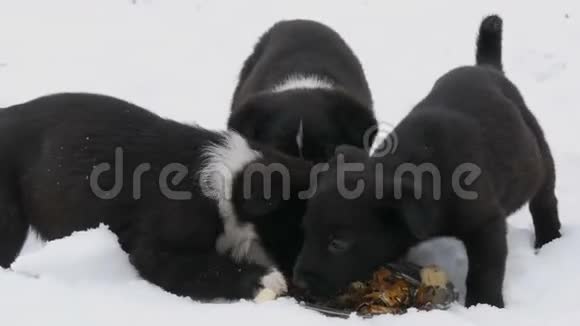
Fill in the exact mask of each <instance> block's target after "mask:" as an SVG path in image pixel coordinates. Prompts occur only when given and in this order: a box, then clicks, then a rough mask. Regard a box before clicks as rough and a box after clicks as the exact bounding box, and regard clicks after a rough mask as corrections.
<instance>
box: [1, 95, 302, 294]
mask: <svg viewBox="0 0 580 326" xmlns="http://www.w3.org/2000/svg"><path fill="white" fill-rule="evenodd" d="M0 153H2V158H0V266H1V267H5V268H7V267H9V266H10V264H11V262H12V261H13V260H14V258H15V257H16V256H17V255H18V253H19V251H20V249H21V247H22V244H23V242H24V240H25V237H26V234H27V230H28V227H29V226H32V227H33V228H34V229H35V230H36V231H37V232H38V233H39V234H40V235H41V236H42V237H43V238H44V239H47V240H51V239H55V238H60V237H63V236H67V235H69V234H70V233H71V232H73V231H76V230H83V229H87V228H91V227H95V226H97V225H98V224H99V223H106V224H107V225H108V226H109V227H110V229H111V230H112V231H113V232H115V233H116V234H117V235H118V237H119V242H120V244H121V246H122V248H123V249H124V250H125V251H127V252H128V253H129V257H130V261H131V263H132V264H133V265H134V266H135V267H136V268H137V270H138V271H139V273H140V274H141V275H142V276H143V277H144V278H145V279H146V280H148V281H151V282H152V283H155V284H157V285H159V286H161V287H162V288H164V289H165V290H167V291H170V292H173V293H175V294H178V295H185V296H190V297H192V298H195V299H202V300H208V299H216V298H225V299H236V298H254V297H255V296H256V295H257V294H258V293H259V292H260V291H261V290H262V289H268V290H266V292H268V291H270V294H272V292H274V293H273V294H280V293H283V292H284V291H285V290H286V283H285V279H284V277H283V276H282V275H281V273H280V272H279V271H278V269H276V268H275V266H280V267H281V268H283V272H285V274H289V272H288V271H289V270H291V267H292V264H293V262H294V259H295V257H296V256H297V254H298V251H299V247H300V245H301V243H300V242H298V243H296V242H297V241H300V239H301V238H300V236H301V235H300V234H301V233H300V229H299V221H300V219H299V218H301V214H296V212H295V210H296V209H297V210H299V211H300V212H301V211H302V210H304V205H303V203H302V202H301V201H297V200H296V198H295V197H293V195H292V194H294V193H295V192H296V191H299V190H300V189H303V188H306V187H307V180H308V178H307V176H308V172H309V168H310V163H306V162H304V161H302V160H300V159H295V158H292V157H287V156H285V155H283V154H279V153H276V152H274V151H271V150H268V149H264V150H260V146H254V145H249V144H248V143H247V142H246V141H245V140H244V138H242V137H241V136H239V135H238V134H236V133H234V132H225V133H219V132H213V131H208V130H205V129H202V128H200V127H197V126H188V125H183V124H180V123H177V122H174V121H170V120H166V119H163V118H160V117H158V116H157V115H155V114H153V113H150V112H148V111H146V110H144V109H142V108H140V107H137V106H135V105H132V104H130V103H127V102H124V101H121V100H117V99H114V98H110V97H105V96H99V95H89V94H60V95H52V96H47V97H42V98H39V99H36V100H33V101H31V102H28V103H24V104H20V105H15V106H12V107H9V108H6V109H3V110H0ZM273 162H276V163H280V164H284V165H285V166H288V167H289V170H288V172H287V175H288V180H286V181H288V182H289V180H292V181H293V182H292V183H291V184H290V183H287V184H284V185H282V184H281V183H280V182H281V178H280V177H276V178H274V177H273V178H267V181H268V184H267V185H268V186H269V187H271V188H272V189H273V190H272V195H271V196H270V197H269V199H268V200H264V199H259V200H255V199H254V197H255V196H254V194H253V192H251V191H252V190H253V188H252V187H255V186H251V187H246V186H245V185H246V184H247V182H246V181H247V180H249V179H259V180H262V179H266V178H262V177H261V175H260V174H259V173H246V172H247V171H246V170H247V169H248V168H249V167H252V166H253V164H257V165H261V164H264V165H268V164H270V163H273ZM254 170H255V169H254ZM301 173H303V175H304V177H299V176H300V174H301ZM297 180H305V181H304V183H302V184H300V183H298V182H295V181H297ZM282 186H284V187H286V188H284V187H282ZM246 188H248V189H249V190H247V192H246V193H243V191H245V189H246ZM283 190H284V191H286V192H287V193H289V194H290V195H286V197H284V198H286V199H287V200H284V201H282V200H281V198H282V195H283V193H282V191H283ZM273 203H274V204H275V205H273ZM300 205H302V206H300ZM272 207H276V208H279V209H280V210H278V211H275V210H274V209H273V208H272ZM297 207H298V208H297ZM297 216H298V218H297ZM248 219H251V221H249V220H248ZM280 227H281V228H282V230H279V228H280ZM260 298H261V297H258V300H259V299H260Z"/></svg>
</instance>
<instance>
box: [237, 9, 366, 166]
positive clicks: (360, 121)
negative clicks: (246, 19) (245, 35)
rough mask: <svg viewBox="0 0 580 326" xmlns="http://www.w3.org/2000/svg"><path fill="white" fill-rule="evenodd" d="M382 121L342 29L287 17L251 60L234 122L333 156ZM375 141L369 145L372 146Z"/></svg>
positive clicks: (301, 149)
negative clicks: (375, 109) (341, 31)
mask: <svg viewBox="0 0 580 326" xmlns="http://www.w3.org/2000/svg"><path fill="white" fill-rule="evenodd" d="M374 126H376V120H375V116H374V112H373V111H372V99H371V93H370V90H369V87H368V85H367V81H366V79H365V75H364V72H363V69H362V67H361V64H360V62H359V61H358V59H357V57H356V56H355V55H354V53H353V52H352V50H351V49H350V48H349V47H348V45H347V44H346V43H345V42H344V40H343V39H342V38H341V37H340V35H338V34H337V33H336V32H335V31H333V30H332V29H330V28H329V27H327V26H325V25H322V24H320V23H317V22H313V21H308V20H292V21H282V22H279V23H277V24H275V25H274V26H272V27H271V28H270V29H269V30H268V31H267V32H266V33H265V34H264V35H263V36H262V37H261V38H260V40H259V42H258V44H257V45H256V46H255V48H254V52H253V53H252V54H251V55H250V57H248V58H247V59H246V61H245V63H244V66H243V68H242V71H241V73H240V77H239V82H238V85H237V87H236V90H235V93H234V97H233V101H232V113H231V116H230V119H229V122H228V127H229V128H232V129H235V130H237V131H238V132H239V133H241V134H242V135H243V136H245V137H247V138H248V139H251V140H255V141H258V142H261V143H264V144H269V145H270V146H272V147H274V148H276V149H278V150H281V151H283V152H285V153H287V154H290V155H293V156H301V157H304V158H305V159H308V160H311V161H315V162H323V161H324V162H326V161H327V160H328V159H329V158H330V157H332V155H333V154H334V150H335V148H336V147H337V146H338V145H342V144H350V145H354V146H357V147H363V145H365V144H363V138H364V137H365V133H367V132H368V135H367V137H366V138H368V142H369V143H370V142H371V141H372V139H371V138H372V136H373V135H374V130H373V129H374V128H373V127H374ZM367 146H369V145H367Z"/></svg>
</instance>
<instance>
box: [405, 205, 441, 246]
mask: <svg viewBox="0 0 580 326" xmlns="http://www.w3.org/2000/svg"><path fill="white" fill-rule="evenodd" d="M399 214H400V215H401V218H402V219H403V221H404V222H405V225H407V227H408V228H409V231H410V232H411V234H412V235H413V236H414V237H415V238H417V239H418V240H426V239H428V238H430V237H432V236H433V235H434V234H436V233H437V225H438V223H437V216H435V215H434V214H435V212H434V211H433V210H430V209H429V208H427V207H424V206H423V203H421V202H420V201H419V200H416V201H411V200H403V201H402V203H401V206H400V210H399Z"/></svg>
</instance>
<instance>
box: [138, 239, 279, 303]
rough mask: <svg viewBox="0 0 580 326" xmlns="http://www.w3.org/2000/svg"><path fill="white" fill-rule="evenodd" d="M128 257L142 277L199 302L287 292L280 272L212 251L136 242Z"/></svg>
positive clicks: (258, 297)
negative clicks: (163, 246) (235, 260)
mask: <svg viewBox="0 0 580 326" xmlns="http://www.w3.org/2000/svg"><path fill="white" fill-rule="evenodd" d="M129 259H130V261H131V263H132V264H133V265H134V266H135V268H136V269H137V271H138V272H139V274H140V275H141V276H142V277H143V278H144V279H146V280H148V281H150V282H152V283H154V284H156V285H158V286H160V287H162V288H163V289H165V290H166V291H169V292H171V293H174V294H177V295H182V296H188V297H191V298H193V299H197V300H202V301H212V300H216V299H226V300H236V299H254V300H255V301H256V302H261V301H264V300H267V299H273V298H275V297H277V296H279V295H281V294H284V293H285V292H286V291H287V285H286V281H285V279H284V277H283V276H282V274H281V273H280V272H277V271H276V270H273V269H268V268H266V267H263V266H259V265H256V264H252V263H244V262H240V263H237V262H234V261H233V260H232V259H231V257H229V256H224V255H220V254H218V253H217V252H215V251H212V250H210V251H198V250H179V251H177V250H167V249H162V248H161V247H159V246H152V245H146V244H143V243H141V244H139V245H138V246H135V248H133V250H132V251H131V252H130V253H129Z"/></svg>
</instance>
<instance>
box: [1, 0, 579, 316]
mask: <svg viewBox="0 0 580 326" xmlns="http://www.w3.org/2000/svg"><path fill="white" fill-rule="evenodd" d="M488 13H498V14H500V15H501V16H502V17H503V18H504V29H505V34H504V67H505V70H506V72H507V74H508V76H509V77H510V78H511V79H512V80H513V81H514V82H515V83H516V84H517V85H518V86H519V88H520V90H521V91H522V93H523V94H524V96H525V98H526V100H527V102H528V104H529V106H530V108H531V110H532V111H533V112H534V113H535V114H536V116H537V118H538V119H539V120H540V122H541V124H542V126H543V128H544V130H545V133H546V135H547V138H548V141H549V143H550V144H551V147H552V150H553V152H554V156H555V159H556V164H557V175H558V180H557V194H558V197H559V200H560V206H559V208H560V216H561V219H562V222H563V225H564V227H563V238H562V239H560V240H557V241H554V242H553V243H550V244H548V245H547V246H545V247H544V248H543V249H542V250H541V251H539V252H538V253H536V252H535V251H534V250H533V248H532V243H533V228H532V223H531V217H530V214H529V213H528V210H527V209H522V210H521V211H520V212H518V213H517V214H515V215H514V216H513V217H512V218H510V229H509V234H508V239H509V249H510V252H509V258H508V266H507V274H506V280H505V289H504V293H505V299H506V304H507V307H506V308H505V309H496V308H492V307H489V306H478V307H473V308H470V309H466V308H464V307H462V306H460V305H455V306H453V307H452V308H451V309H450V310H449V311H434V312H429V313H426V312H416V311H413V312H410V313H408V314H406V315H403V316H381V317H376V318H373V319H371V320H362V319H360V318H357V317H352V318H350V319H348V320H339V319H333V318H328V317H324V316H321V315H319V314H317V313H315V312H312V311H307V310H304V309H302V308H301V307H300V306H298V305H297V304H296V303H295V302H294V301H293V300H291V299H279V300H277V301H274V302H269V303H265V304H260V305H256V304H253V303H250V302H239V303H235V304H201V303H196V302H193V301H191V300H189V299H186V298H179V297H176V296H174V295H172V294H169V293H166V292H164V291H162V290H161V289H159V288H157V287H155V286H153V285H151V284H149V283H147V282H145V281H143V280H141V279H140V278H139V277H138V276H137V274H136V272H135V270H134V269H133V268H132V266H131V265H130V264H129V262H128V260H127V255H126V254H125V253H124V252H123V251H122V250H121V249H120V248H119V246H118V245H117V243H116V240H115V237H114V235H113V234H112V233H110V232H109V231H108V230H107V228H106V227H100V228H98V229H95V230H91V231H87V232H78V233H75V234H74V235H72V236H70V237H68V238H65V239H60V240H56V241H53V242H50V243H48V244H46V245H45V246H42V245H41V244H39V243H38V241H34V237H30V239H29V241H28V243H27V246H26V250H24V252H23V254H22V255H21V257H19V259H18V260H17V261H16V262H15V263H14V265H13V270H12V271H9V270H0V293H1V295H0V307H1V310H0V311H1V313H0V315H1V320H2V323H3V324H6V325H31V324H37V323H39V322H42V323H43V324H47V325H63V326H68V325H71V326H73V325H74V326H76V325H79V324H82V325H99V326H102V325H106V324H112V325H122V324H133V323H135V324H139V325H142V326H145V325H159V324H172V325H206V324H207V325H209V324H212V325H213V324H217V325H226V324H230V323H250V322H251V323H253V324H255V325H266V324H274V323H275V324H276V325H295V324H297V323H300V324H305V325H310V324H319V325H331V324H332V325H336V324H339V325H346V324H348V325H355V324H356V325H379V324H381V325H382V324H387V323H389V324H390V325H417V324H420V323H429V324H430V325H434V326H438V325H446V326H451V325H466V324H467V325H490V324H492V325H497V326H501V325H514V324H522V325H526V326H528V325H546V324H550V325H551V324H554V325H577V324H578V323H579V322H580V310H578V309H577V306H578V304H577V296H576V294H577V293H580V279H578V277H577V275H579V274H580V260H579V259H578V258H577V257H578V255H577V252H576V250H578V248H580V216H578V214H577V213H576V210H575V207H577V205H578V203H577V198H578V195H579V191H578V190H576V189H575V186H576V184H577V183H578V182H579V181H580V173H579V172H577V166H578V165H580V147H579V146H578V145H577V141H578V137H577V136H578V127H577V126H578V125H579V123H580V113H579V112H580V109H579V107H580V92H579V89H578V85H580V66H579V64H578V58H580V25H579V24H580V4H579V3H578V2H577V1H576V0H569V1H565V0H552V1H549V2H540V1H537V2H536V1H526V0H518V1H515V0H514V1H503V0H488V1H478V2H468V1H462V0H453V1H451V0H439V1H429V2H427V1H405V2H394V1H389V2H387V1H371V0H352V1H348V2H347V1H341V2H338V1H334V0H292V1H284V2H281V1H280V2H275V1H270V0H260V1H235V0H232V1H226V0H189V1H188V0H182V1H178V0H174V1H170V0H164V1H161V0H94V1H80V0H51V1H41V0H39V1H30V0H26V1H22V0H19V1H16V0H14V1H9V0H0V89H1V90H2V92H0V107H4V106H9V105H13V104H16V103H19V102H22V101H26V100H29V99H32V98H34V97H37V96H40V95H43V94H47V93H53V92H61V91H89V92H97V93H105V94H109V95H113V96H118V97H120V98H123V99H127V100H129V101H132V102H134V103H136V104H138V105H142V106H144V107H146V108H149V109H151V110H153V111H155V112H157V113H159V114H161V115H163V116H166V117H170V118H173V119H177V120H180V121H186V122H190V121H195V122H197V123H199V124H201V125H203V126H206V127H209V128H216V129H219V128H223V127H224V125H225V121H226V118H227V115H228V107H229V102H230V98H231V94H232V92H233V88H234V86H235V83H236V77H237V73H238V71H239V69H240V66H241V64H242V61H243V60H244V59H245V57H246V56H247V55H248V54H249V53H250V51H251V49H252V47H253V44H254V43H255V42H256V39H257V37H258V36H259V35H260V34H261V33H262V32H263V31H265V30H266V29H267V28H268V27H269V26H270V25H271V24H273V23H274V22H275V21H277V20H280V19H289V18H310V19H316V20H319V21H321V22H324V23H326V24H328V25H330V26H332V27H333V28H335V29H336V30H337V31H338V32H339V33H341V35H343V37H344V38H345V39H346V40H347V42H348V43H349V44H350V45H351V47H352V48H353V49H354V50H355V52H356V53H357V54H358V55H359V57H360V59H361V61H362V63H363V65H364V67H365V70H366V72H367V77H368V80H369V83H370V85H371V88H372V91H373V95H374V98H375V103H376V110H377V112H378V115H379V117H380V118H381V120H383V121H385V122H387V123H388V124H390V125H394V124H396V123H397V122H398V121H399V120H400V119H401V118H402V117H403V116H404V114H405V113H406V112H407V111H408V110H409V108H410V107H412V105H413V104H415V103H416V102H417V101H418V100H419V99H420V98H421V97H422V96H423V95H424V94H425V93H426V92H427V91H428V90H429V88H430V87H431V85H432V83H433V82H434V81H435V79H436V78H437V77H438V76H439V75H441V74H443V73H444V72H446V71H447V70H449V69H451V68H453V67H455V66H458V65H462V64H471V63H472V62H473V61H474V53H473V52H474V42H475V35H476V31H477V27H478V24H479V22H480V20H481V18H482V17H483V16H484V15H486V14H488ZM413 257H414V259H415V260H417V261H421V262H437V263H440V264H442V265H443V266H445V267H446V268H447V269H448V271H449V272H450V273H451V274H452V278H453V280H454V281H455V282H456V283H457V284H458V286H459V287H460V288H464V285H463V281H464V278H465V271H466V265H465V264H466V258H465V253H464V252H463V249H462V247H461V245H459V244H458V243H457V242H450V241H448V240H445V241H443V240H438V241H435V242H433V243H429V244H424V245H422V246H421V248H419V250H418V251H417V252H415V253H414V254H413Z"/></svg>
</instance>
